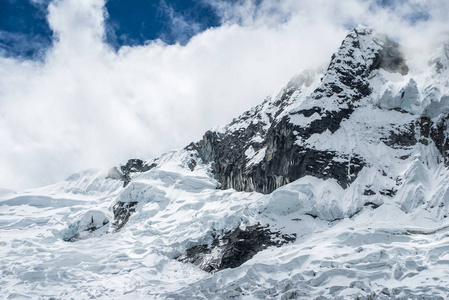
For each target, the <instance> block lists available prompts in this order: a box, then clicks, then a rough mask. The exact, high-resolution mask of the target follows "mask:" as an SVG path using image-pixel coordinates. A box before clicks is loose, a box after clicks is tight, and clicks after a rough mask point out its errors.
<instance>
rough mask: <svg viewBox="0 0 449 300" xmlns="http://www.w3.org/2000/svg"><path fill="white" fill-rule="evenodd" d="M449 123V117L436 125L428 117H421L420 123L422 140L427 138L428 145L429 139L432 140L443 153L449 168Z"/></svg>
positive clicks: (441, 119)
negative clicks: (448, 135) (448, 134)
mask: <svg viewBox="0 0 449 300" xmlns="http://www.w3.org/2000/svg"><path fill="white" fill-rule="evenodd" d="M448 123H449V115H446V116H445V117H443V118H440V121H439V122H438V123H436V124H435V123H434V122H433V121H432V120H431V119H430V118H428V117H421V118H420V120H419V121H418V125H419V128H420V134H421V137H422V138H421V139H420V140H424V138H426V142H427V143H428V140H427V139H431V140H432V141H433V143H434V144H435V146H436V148H437V149H438V151H439V152H440V153H441V156H442V157H443V159H444V163H445V165H446V166H449V139H448V138H447V132H448Z"/></svg>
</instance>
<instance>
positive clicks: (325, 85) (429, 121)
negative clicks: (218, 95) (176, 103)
mask: <svg viewBox="0 0 449 300" xmlns="http://www.w3.org/2000/svg"><path fill="white" fill-rule="evenodd" d="M448 57H449V47H448V43H443V44H442V45H441V47H440V48H438V49H436V50H435V53H433V54H432V55H431V56H429V57H423V59H426V60H427V61H428V69H427V70H426V71H425V72H422V71H421V70H419V72H418V70H415V69H414V68H413V65H410V66H409V65H408V64H407V57H406V56H405V54H403V53H402V50H401V46H400V45H399V44H397V43H395V42H393V41H391V40H389V38H388V37H387V36H386V35H383V34H380V33H377V32H376V31H375V30H373V29H371V28H366V27H362V26H359V27H357V28H356V29H354V30H353V31H351V32H350V33H349V34H348V36H347V37H346V38H345V40H344V41H343V43H342V45H341V47H340V48H339V49H338V50H337V52H336V53H335V54H334V55H333V57H332V58H331V60H330V63H329V67H328V68H327V69H326V68H325V69H323V68H321V69H317V70H308V71H304V72H303V73H301V74H299V75H298V76H296V77H295V78H293V79H292V80H291V81H290V82H289V83H288V84H287V85H286V86H285V87H284V88H283V89H282V90H281V91H280V92H279V94H277V95H275V96H271V97H267V98H266V99H265V100H264V101H263V103H261V104H260V105H259V106H256V107H254V108H252V109H251V110H249V111H247V112H244V113H243V114H242V115H240V116H239V117H237V118H235V119H234V120H233V121H232V122H231V123H230V124H228V125H226V126H219V127H216V128H214V129H212V130H210V131H208V132H206V133H205V135H204V137H203V138H202V139H200V140H199V141H197V142H193V143H191V144H190V145H188V146H186V147H185V148H183V149H179V150H173V151H170V152H168V153H164V154H162V155H160V156H159V157H157V158H152V159H148V160H140V159H132V160H130V161H128V162H127V163H126V164H124V165H123V166H118V167H114V168H112V169H111V170H86V171H83V172H80V173H77V174H74V175H72V176H70V177H69V178H67V179H66V180H65V181H62V182H59V183H56V184H53V185H50V186H46V187H42V188H38V189H33V190H25V191H9V190H1V191H0V215H1V217H0V249H1V250H0V272H1V273H0V274H1V276H0V295H2V297H4V298H5V299H447V298H449V269H448V265H449V221H448V218H447V217H448V214H449V188H448V187H449V170H448V166H449V152H448V151H449V144H448V140H447V137H448V128H447V122H448V118H449V106H448V105H449V101H448V99H449V70H448V67H449V59H448ZM243 258H244V259H243ZM225 259H227V261H226V263H224V262H225Z"/></svg>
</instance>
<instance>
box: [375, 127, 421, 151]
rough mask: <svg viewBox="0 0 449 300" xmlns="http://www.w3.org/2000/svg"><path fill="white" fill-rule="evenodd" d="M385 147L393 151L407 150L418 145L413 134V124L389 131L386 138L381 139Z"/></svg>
mask: <svg viewBox="0 0 449 300" xmlns="http://www.w3.org/2000/svg"><path fill="white" fill-rule="evenodd" d="M381 141H382V142H384V143H385V145H387V146H389V147H391V148H394V149H407V148H410V147H412V146H414V145H416V144H417V143H418V141H417V139H416V133H415V124H413V123H412V124H409V125H408V126H403V127H401V128H395V130H394V131H393V130H391V131H390V135H389V136H388V137H384V138H381Z"/></svg>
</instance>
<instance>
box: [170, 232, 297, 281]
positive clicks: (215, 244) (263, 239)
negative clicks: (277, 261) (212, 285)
mask: <svg viewBox="0 0 449 300" xmlns="http://www.w3.org/2000/svg"><path fill="white" fill-rule="evenodd" d="M295 240H296V236H295V235H294V236H290V235H286V234H281V233H280V232H272V231H271V230H270V229H268V228H267V227H262V226H260V225H254V226H248V227H246V228H245V229H244V230H242V229H240V227H237V228H236V229H234V230H232V231H228V232H226V233H225V234H224V235H223V236H219V237H215V238H214V240H213V241H212V244H210V245H207V244H206V245H198V246H193V247H192V248H189V249H187V251H186V254H185V255H183V256H181V257H179V258H178V260H179V261H182V262H188V263H193V264H194V265H196V266H198V267H199V268H201V269H202V270H204V271H206V272H210V273H213V272H217V271H220V270H223V269H227V268H236V267H239V266H240V265H242V264H243V263H244V262H246V261H248V260H250V259H251V258H252V257H253V256H254V255H255V254H256V253H257V252H259V251H262V250H264V249H266V248H268V247H270V246H277V247H280V246H282V245H283V244H286V243H290V242H294V241H295Z"/></svg>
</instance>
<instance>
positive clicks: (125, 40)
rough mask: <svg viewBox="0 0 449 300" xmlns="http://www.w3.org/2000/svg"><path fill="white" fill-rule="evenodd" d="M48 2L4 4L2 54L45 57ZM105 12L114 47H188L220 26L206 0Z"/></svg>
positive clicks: (112, 2)
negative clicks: (159, 44) (193, 39)
mask: <svg viewBox="0 0 449 300" xmlns="http://www.w3.org/2000/svg"><path fill="white" fill-rule="evenodd" d="M49 2H50V1H39V2H33V1H30V0H0V49H1V51H2V53H3V55H4V56H13V57H23V58H42V56H43V54H44V51H45V50H46V49H48V48H49V47H50V46H51V44H52V35H53V32H52V30H51V28H50V26H49V24H48V22H47V19H46V16H47V5H48V3H49ZM223 2H231V3H232V0H226V1H223ZM105 10H106V12H107V18H106V20H105V21H106V27H107V30H106V41H107V43H108V44H110V45H111V46H112V47H114V48H115V49H118V48H120V47H121V46H123V45H128V46H133V45H142V44H144V43H145V42H146V41H151V40H155V39H160V40H162V41H163V42H164V43H167V44H174V43H180V44H185V43H186V42H188V41H189V40H190V38H191V37H192V36H194V35H196V34H197V33H199V32H202V31H204V30H206V29H208V28H211V27H217V26H220V25H221V18H220V16H219V15H218V14H217V12H216V9H215V8H214V7H213V6H212V5H210V4H208V3H207V2H206V1H202V0H108V1H107V2H106V6H105Z"/></svg>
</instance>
